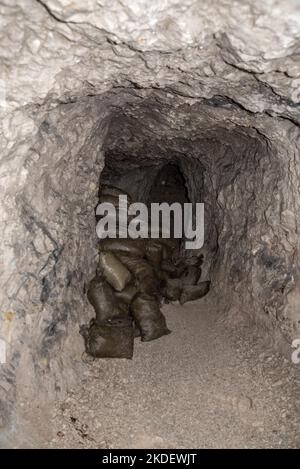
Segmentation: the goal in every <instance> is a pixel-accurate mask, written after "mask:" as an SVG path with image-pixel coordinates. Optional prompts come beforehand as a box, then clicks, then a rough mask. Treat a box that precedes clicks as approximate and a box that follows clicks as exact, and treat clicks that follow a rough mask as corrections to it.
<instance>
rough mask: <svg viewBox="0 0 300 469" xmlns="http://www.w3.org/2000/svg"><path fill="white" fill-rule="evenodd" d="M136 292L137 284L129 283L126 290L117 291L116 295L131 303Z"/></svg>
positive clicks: (121, 299)
mask: <svg viewBox="0 0 300 469" xmlns="http://www.w3.org/2000/svg"><path fill="white" fill-rule="evenodd" d="M136 294H137V288H136V286H135V285H134V284H129V285H127V286H126V287H125V288H124V290H122V291H120V292H115V297H116V298H117V299H118V300H120V301H122V302H124V303H126V304H130V303H131V301H132V300H133V298H134V296H135V295H136Z"/></svg>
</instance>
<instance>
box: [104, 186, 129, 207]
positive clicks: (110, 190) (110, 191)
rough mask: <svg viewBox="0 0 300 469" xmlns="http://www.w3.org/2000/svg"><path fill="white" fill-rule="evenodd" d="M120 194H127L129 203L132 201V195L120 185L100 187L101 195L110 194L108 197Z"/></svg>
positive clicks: (116, 196)
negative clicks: (120, 187)
mask: <svg viewBox="0 0 300 469" xmlns="http://www.w3.org/2000/svg"><path fill="white" fill-rule="evenodd" d="M119 195H127V200H128V203H129V202H131V197H130V195H129V194H128V193H127V192H125V191H124V189H119V188H118V187H114V186H106V185H104V186H102V187H101V188H100V195H99V197H105V196H108V197H115V198H118V197H119Z"/></svg>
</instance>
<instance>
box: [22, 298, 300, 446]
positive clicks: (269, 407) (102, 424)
mask: <svg viewBox="0 0 300 469" xmlns="http://www.w3.org/2000/svg"><path fill="white" fill-rule="evenodd" d="M210 296H211V295H209V297H210ZM209 297H207V298H204V299H203V300H201V302H198V303H197V302H193V303H189V304H187V305H184V306H180V305H179V304H169V305H166V306H165V307H164V308H163V311H164V314H165V315H166V318H167V322H168V324H169V326H170V329H171V330H172V334H171V335H168V336H165V337H162V338H161V339H159V340H156V341H153V342H148V343H141V342H140V341H139V340H138V339H136V346H135V352H134V358H133V360H114V359H102V360H96V361H94V362H92V363H86V371H85V373H84V375H83V377H82V382H81V383H79V386H78V389H77V390H76V391H70V392H69V395H68V397H67V398H66V399H65V400H64V401H63V402H61V403H59V404H58V406H57V408H56V409H55V411H54V414H52V416H51V417H50V420H49V426H48V427H47V428H46V427H45V425H44V423H43V432H44V434H43V432H42V433H41V432H39V436H40V438H41V439H42V441H41V442H40V443H41V445H42V446H44V447H50V448H78V447H79V448H80V447H81V448H108V449H110V448H111V449H113V448H202V447H206V448H220V447H223V448H255V447H258V448H267V447H271V448H280V447H285V448H287V447H288V448H295V447H297V446H299V444H300V440H299V438H300V437H299V433H298V436H297V432H299V421H298V417H297V415H299V414H298V413H297V411H296V408H295V405H296V404H297V400H296V387H297V386H296V379H297V375H296V373H295V368H294V367H292V366H291V365H290V363H289V360H288V359H286V358H283V357H282V356H280V355H279V354H278V355H274V353H272V351H271V349H266V346H265V345H263V342H261V344H260V341H259V340H257V339H254V338H253V330H252V336H251V335H250V329H248V328H247V327H246V326H245V325H243V326H239V327H238V329H236V330H234V331H233V330H232V328H231V326H229V325H228V323H224V321H223V320H222V318H221V317H220V316H219V315H218V313H217V312H216V311H217V308H216V307H215V306H214V305H213V302H212V299H211V297H210V298H209ZM233 332H234V333H233ZM248 333H249V334H248ZM25 408H27V409H28V408H29V406H28V405H26V406H25ZM30 419H32V420H33V421H34V420H35V415H34V410H33V411H31V412H30ZM36 422H37V420H36ZM27 428H28V427H27ZM50 430H51V432H50ZM22 445H24V442H23V443H22ZM29 446H30V445H29Z"/></svg>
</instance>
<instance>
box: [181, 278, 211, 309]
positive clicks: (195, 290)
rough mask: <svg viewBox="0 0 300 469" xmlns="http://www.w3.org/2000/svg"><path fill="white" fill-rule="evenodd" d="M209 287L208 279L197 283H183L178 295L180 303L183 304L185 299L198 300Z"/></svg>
mask: <svg viewBox="0 0 300 469" xmlns="http://www.w3.org/2000/svg"><path fill="white" fill-rule="evenodd" d="M209 289H210V281H209V280H208V281H206V282H200V283H198V285H185V286H183V288H182V293H181V296H180V304H181V305H183V304H184V303H186V302H187V301H194V300H198V299H199V298H202V297H203V296H205V295H206V294H207V293H208V292H209Z"/></svg>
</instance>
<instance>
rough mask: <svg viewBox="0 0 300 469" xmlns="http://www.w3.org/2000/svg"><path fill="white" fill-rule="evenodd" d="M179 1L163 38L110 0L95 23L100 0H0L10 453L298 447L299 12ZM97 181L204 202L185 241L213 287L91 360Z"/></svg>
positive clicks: (4, 415) (4, 430)
mask: <svg viewBox="0 0 300 469" xmlns="http://www.w3.org/2000/svg"><path fill="white" fill-rule="evenodd" d="M113 3H114V2H113ZM134 3H135V2H134ZM144 3H145V2H142V1H141V2H137V4H139V5H142V4H144ZM173 3H174V2H171V1H168V2H166V4H168V5H167V7H166V8H165V10H164V9H163V7H161V8H159V7H158V2H154V3H153V5H154V6H153V8H154V10H153V11H152V13H151V14H152V15H154V17H155V18H156V20H155V21H156V22H155V24H156V26H155V28H156V29H155V31H156V32H155V34H154V36H153V31H152V33H151V34H150V32H149V31H148V30H147V29H145V25H143V22H142V16H141V13H140V10H139V9H138V8H137V10H135V9H134V7H132V11H131V14H132V15H133V17H134V18H135V19H134V20H132V18H131V20H129V17H126V18H127V20H125V22H124V23H122V21H124V19H122V18H123V16H122V14H121V11H123V10H122V9H123V8H125V7H123V6H120V5H119V6H115V9H114V10H113V11H114V13H112V12H111V15H113V16H112V17H110V16H107V22H106V23H105V24H102V23H101V21H102V19H101V18H106V17H105V12H107V10H109V8H108V7H106V6H103V5H102V6H99V5H98V6H97V5H96V4H97V2H93V1H91V2H90V6H89V7H90V8H91V12H93V14H92V13H91V12H89V11H88V9H87V10H86V11H85V10H84V9H81V8H80V6H79V4H78V5H77V3H76V2H74V5H75V4H76V5H75V6H73V7H72V8H73V10H72V9H71V10H69V7H66V6H65V7H63V6H62V4H63V2H52V1H43V2H34V1H33V0H24V1H23V0H22V2H19V4H18V2H16V3H15V2H13V6H12V7H10V6H8V5H6V4H4V5H3V6H2V7H1V8H2V9H3V11H4V12H5V18H6V25H5V27H6V28H7V31H9V32H10V34H9V35H7V41H8V43H10V42H12V41H14V50H15V51H17V52H16V58H15V59H14V60H15V61H16V64H17V65H16V67H15V69H14V72H12V71H11V69H10V66H9V64H10V63H11V62H12V60H13V59H12V56H9V54H8V53H7V57H6V59H5V60H6V68H5V72H4V78H5V79H4V80H2V81H3V83H5V99H4V98H3V103H4V104H3V103H2V97H1V103H2V104H1V113H3V119H2V124H1V133H2V138H3V142H4V146H3V148H4V150H3V154H2V157H1V177H2V183H1V206H2V208H1V219H2V226H3V228H2V236H1V255H2V257H1V265H2V269H1V273H0V282H1V322H0V338H1V341H2V342H1V344H2V345H1V346H2V349H1V350H4V349H5V359H4V358H3V359H2V361H1V365H0V373H1V378H0V409H1V414H0V428H1V436H0V443H1V445H2V446H3V447H37V446H39V445H40V446H42V447H66V448H69V447H76V446H80V447H87V448H89V447H93V448H118V447H119V448H120V447H126V448H135V447H138V448H147V447H154V448H166V447H167V448H175V447H178V446H180V445H183V446H182V447H198V446H199V445H200V446H201V445H202V446H203V447H220V446H223V447H254V446H255V445H257V446H261V447H267V446H268V445H270V446H272V447H293V448H294V447H297V446H299V435H298V428H299V427H298V425H299V399H298V397H297V396H298V394H299V366H300V365H299V364H298V361H297V360H298V355H297V354H296V355H295V354H294V355H293V356H294V357H296V358H294V359H293V360H294V361H293V360H292V358H291V354H292V352H293V350H295V347H296V346H294V345H293V344H297V343H298V342H295V341H297V339H298V340H299V338H300V309H299V305H300V280H299V213H300V198H299V184H300V183H299V174H300V169H299V122H300V119H299V94H297V87H299V83H298V82H299V80H298V81H297V76H298V75H297V72H296V70H298V71H299V60H298V59H297V57H296V56H295V57H294V54H296V52H295V50H294V49H293V46H292V45H291V43H290V42H288V41H287V40H286V37H289V38H294V36H295V31H296V26H295V25H294V29H293V28H292V26H291V25H293V24H294V23H293V19H292V16H293V15H292V13H291V12H290V10H289V9H288V10H287V11H286V15H283V14H282V11H283V7H282V9H281V10H280V11H281V14H280V16H279V17H278V16H276V15H277V13H276V11H277V10H276V11H274V12H273V13H272V15H273V16H272V15H271V18H269V21H270V24H271V26H270V29H268V30H266V29H264V33H262V32H261V31H262V29H261V28H262V26H261V25H256V26H255V27H254V28H252V24H253V23H252V20H253V18H252V16H251V15H254V17H255V18H261V20H260V21H261V22H262V23H263V22H264V21H266V17H265V13H264V12H263V11H262V12H260V13H259V12H258V11H260V10H259V9H260V8H262V7H261V6H260V5H258V4H257V6H256V8H257V9H258V10H257V11H254V12H252V11H251V9H250V7H249V4H250V2H246V1H245V2H243V5H244V10H242V11H240V12H236V11H235V10H234V9H231V8H229V7H228V5H227V2H222V3H224V5H225V4H226V5H225V6H224V16H222V18H221V17H219V16H218V15H219V13H218V12H217V11H215V10H213V11H212V12H211V13H212V18H214V17H215V18H218V21H217V19H216V22H214V21H212V20H209V18H211V13H208V12H205V11H202V12H201V13H200V12H199V11H198V9H197V8H196V6H195V5H196V4H197V2H192V3H193V5H194V7H193V8H194V9H193V8H192V7H188V8H187V11H185V12H183V13H182V12H181V13H179V12H178V10H177V9H176V7H175V6H174V5H173ZM183 3H188V2H183ZM205 3H207V4H208V3H209V2H205ZM271 3H272V2H271ZM279 3H282V4H284V3H285V2H279ZM144 7H145V8H148V7H146V6H145V5H144ZM271 7H272V6H270V7H268V8H269V9H271ZM70 8H71V7H70ZM149 8H150V6H149ZM195 8H196V10H195ZM210 8H212V9H213V8H214V7H213V6H211V7H210ZM232 8H233V7H232ZM119 9H120V10H119ZM290 9H291V11H292V7H290ZM29 11H31V12H32V17H31V15H29V13H28V12H29ZM147 11H148V10H147ZM157 12H159V13H157ZM123 13H124V12H123ZM268 13H269V12H268ZM107 14H108V13H107ZM119 14H120V16H119ZM149 14H150V13H149ZM195 14H196V17H197V21H196V20H192V18H194V15H195ZM103 15H104V16H103ZM155 15H156V16H155ZM214 15H215V16H214ZM241 16H242V17H243V18H244V19H245V22H244V23H243V24H241V21H240V19H241ZM20 18H22V22H21V23H20V21H19V19H20ZM109 18H112V19H111V21H110V20H109ZM249 18H250V19H251V18H252V19H251V21H250V19H249ZM226 19H231V20H232V21H231V23H230V22H229V23H227V22H226ZM103 21H104V20H103ZM132 21H133V24H135V27H134V28H131V27H130V26H129V25H131V22H132ZM182 22H183V23H184V24H185V25H186V24H187V25H189V28H191V29H190V31H193V34H192V33H191V34H192V39H191V38H190V37H189V38H188V39H187V36H186V35H185V33H184V30H185V29H184V27H183V26H182V24H183V23H182ZM278 22H279V23H280V24H281V25H285V29H284V28H283V26H282V28H283V29H282V30H281V29H280V30H278ZM198 23H199V24H200V23H201V24H206V30H205V31H206V33H205V34H204V32H203V34H202V33H201V34H200V31H199V30H198V26H197V24H198ZM121 24H123V27H121V26H120V25H121ZM175 24H176V25H177V28H179V29H178V31H177V33H176V27H175V26H174V25H175ZM229 24H230V26H229ZM263 24H264V23H263ZM33 25H34V27H33ZM217 25H218V26H217ZM288 26H290V29H289V28H288ZM256 27H257V28H259V31H260V35H258V36H257V35H256ZM111 28H112V29H111ZM174 28H175V29H174ZM193 28H194V29H193ZM195 28H196V30H195ZM147 31H148V32H147ZM275 31H277V36H276V37H277V41H279V45H278V47H277V49H276V47H275V46H274V47H273V49H272V48H271V46H270V44H271V43H272V39H273V38H274V35H275ZM241 34H244V35H245V36H244V37H248V38H251V39H252V41H253V42H251V40H249V41H243V42H239V41H240V39H239V38H240V37H241ZM261 34H264V35H265V38H267V39H268V40H265V41H264V40H263V37H261ZM280 34H281V35H282V36H280ZM25 36H26V37H27V42H26V44H27V45H26V47H24V48H21V45H22V44H23V42H24V41H25V39H24V37H25ZM291 40H292V39H291ZM1 41H2V39H1ZM18 44H19V48H18ZM271 49H272V53H271ZM58 50H59V51H60V53H59V54H58ZM45 58H46V59H47V63H46V64H45ZM24 70H25V71H24ZM1 83H2V82H1ZM3 96H4V94H3ZM4 101H5V102H4ZM105 185H108V186H113V187H117V188H118V189H120V190H122V191H124V193H126V194H129V195H130V197H131V199H132V201H134V202H143V203H145V204H147V205H149V204H151V203H153V202H154V203H161V202H168V203H170V204H171V203H173V202H179V203H180V204H184V203H188V202H190V203H192V204H195V203H203V204H204V220H205V224H204V226H205V230H204V244H203V246H202V247H201V248H200V249H199V250H198V251H197V253H196V254H197V255H201V256H202V258H203V263H202V266H201V267H202V274H201V280H202V281H209V282H210V291H209V293H208V294H207V295H206V296H205V298H201V299H199V300H197V301H195V302H193V303H189V304H186V305H183V306H181V305H180V304H179V303H178V302H169V303H168V304H165V305H164V306H163V308H162V310H163V312H164V314H165V316H166V320H167V324H168V327H169V328H170V329H171V331H172V332H171V334H170V335H167V336H165V337H161V338H160V339H158V340H154V341H153V342H151V343H150V342H149V344H143V343H141V342H140V341H138V340H137V339H136V341H135V350H134V356H133V359H132V360H114V359H103V360H102V359H99V360H91V359H89V358H86V355H85V348H84V341H83V338H82V336H81V335H80V333H79V331H80V327H81V326H82V325H84V324H86V323H88V322H89V321H90V320H91V318H93V316H94V311H93V308H92V306H91V304H90V303H89V301H88V299H87V289H88V285H89V282H90V281H91V279H92V278H93V276H94V275H95V272H96V269H97V263H98V255H99V249H98V244H99V239H98V238H97V234H96V223H97V220H96V217H95V207H96V206H97V204H98V202H99V190H101V187H102V186H105ZM180 246H181V248H180V255H181V256H183V257H186V258H189V257H191V256H193V255H195V252H192V251H193V250H186V249H184V247H183V243H182V240H181V244H180ZM83 357H85V359H83ZM274 386H275V387H274ZM99 396H101V398H100V397H99ZM274 396H275V397H274ZM284 396H285V397H284ZM177 399H178V402H177ZM189 399H191V402H192V403H191V407H188V406H187V401H189ZM93 403H95V404H93ZM202 403H203V405H202ZM93 405H94V407H93ZM91 409H92V410H91ZM214 409H219V410H218V411H217V413H216V414H215V413H214V412H215V411H214ZM218 412H219V414H218ZM124 415H125V417H124ZM126 415H127V416H129V417H126ZM97 416H98V417H97ZM155 419H156V420H155ZM160 419H162V420H160ZM179 419H180V420H179ZM218 419H219V420H218ZM180 422H181V423H180ZM201 422H206V423H205V424H203V425H204V427H203V428H202V427H201V425H202V424H201ZM220 422H221V423H220ZM236 422H238V423H236ZM126 428H129V430H128V434H127V430H126ZM175 428H176V431H175ZM266 429H267V431H265V430H266ZM125 435H126V436H125ZM122 445H123V446H122ZM184 445H186V446H184Z"/></svg>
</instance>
